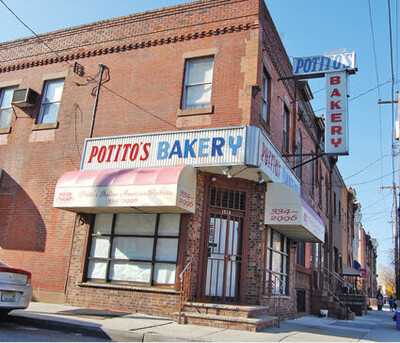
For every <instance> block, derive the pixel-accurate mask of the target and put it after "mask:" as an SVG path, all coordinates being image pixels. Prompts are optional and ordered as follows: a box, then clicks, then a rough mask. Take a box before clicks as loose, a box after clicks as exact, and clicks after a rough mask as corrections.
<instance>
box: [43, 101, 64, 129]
mask: <svg viewBox="0 0 400 343" xmlns="http://www.w3.org/2000/svg"><path fill="white" fill-rule="evenodd" d="M59 107H60V104H59V103H53V104H51V103H50V104H42V106H41V107H40V114H39V123H42V124H45V123H55V122H57V116H58V110H59Z"/></svg>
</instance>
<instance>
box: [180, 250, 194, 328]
mask: <svg viewBox="0 0 400 343" xmlns="http://www.w3.org/2000/svg"><path fill="white" fill-rule="evenodd" d="M192 262H193V258H192V257H190V258H189V262H188V263H187V264H186V265H185V267H184V268H183V270H182V271H181V272H180V273H179V280H180V297H179V314H178V324H181V320H182V311H183V308H184V306H185V303H186V302H187V301H188V300H189V299H190V297H191V278H192Z"/></svg>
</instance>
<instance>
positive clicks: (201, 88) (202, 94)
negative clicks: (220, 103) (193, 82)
mask: <svg viewBox="0 0 400 343" xmlns="http://www.w3.org/2000/svg"><path fill="white" fill-rule="evenodd" d="M211 88H212V85H210V84H204V85H198V86H188V87H187V88H186V99H185V106H186V107H192V108H201V107H205V106H207V105H209V104H210V102H211Z"/></svg>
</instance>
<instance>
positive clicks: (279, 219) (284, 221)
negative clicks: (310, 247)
mask: <svg viewBox="0 0 400 343" xmlns="http://www.w3.org/2000/svg"><path fill="white" fill-rule="evenodd" d="M264 222H265V224H267V225H269V226H271V227H272V228H274V229H275V230H277V231H279V232H281V233H282V234H284V235H286V236H287V237H289V238H292V239H295V240H299V241H306V242H316V243H323V242H324V240H325V224H324V222H323V221H322V219H321V218H320V216H319V215H318V214H317V213H316V212H315V211H314V209H312V208H311V207H310V206H309V205H308V204H307V202H306V201H305V200H304V199H302V197H301V196H300V195H299V194H297V193H296V192H294V191H293V190H291V189H290V188H289V187H287V186H286V185H284V184H282V183H270V184H268V188H267V194H266V200H265V221H264Z"/></svg>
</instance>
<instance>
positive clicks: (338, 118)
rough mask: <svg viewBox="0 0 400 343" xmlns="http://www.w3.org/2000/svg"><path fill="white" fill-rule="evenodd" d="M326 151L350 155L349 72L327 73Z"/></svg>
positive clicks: (327, 152)
mask: <svg viewBox="0 0 400 343" xmlns="http://www.w3.org/2000/svg"><path fill="white" fill-rule="evenodd" d="M325 77H326V92H327V93H326V100H327V101H326V119H325V153H326V154H334V155H348V153H349V139H348V136H349V130H348V126H349V125H348V120H349V119H348V111H347V107H348V106H347V72H346V71H341V72H336V73H335V72H331V73H326V76H325Z"/></svg>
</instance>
